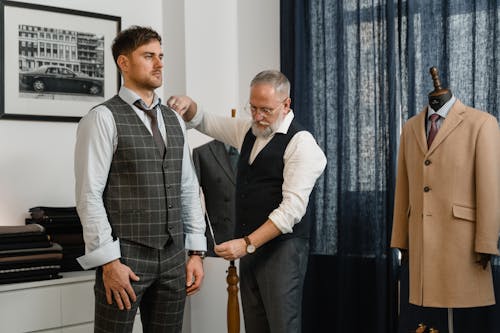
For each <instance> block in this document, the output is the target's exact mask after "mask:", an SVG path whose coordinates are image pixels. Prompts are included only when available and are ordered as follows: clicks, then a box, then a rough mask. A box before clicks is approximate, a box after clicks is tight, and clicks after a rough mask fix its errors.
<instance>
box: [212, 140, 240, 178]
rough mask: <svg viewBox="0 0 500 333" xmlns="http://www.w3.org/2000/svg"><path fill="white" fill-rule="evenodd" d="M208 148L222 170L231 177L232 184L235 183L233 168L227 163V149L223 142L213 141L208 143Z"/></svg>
mask: <svg viewBox="0 0 500 333" xmlns="http://www.w3.org/2000/svg"><path fill="white" fill-rule="evenodd" d="M209 148H210V151H211V152H212V154H213V155H214V158H215V160H216V161H217V163H219V165H220V167H221V168H222V170H224V172H225V173H226V175H227V176H228V178H229V179H231V182H232V183H233V184H236V180H235V174H234V171H233V169H232V168H231V164H230V163H229V158H228V156H227V151H226V147H225V146H224V144H223V143H222V142H218V141H213V142H212V143H211V144H210V145H209Z"/></svg>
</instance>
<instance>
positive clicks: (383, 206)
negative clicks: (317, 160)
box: [281, 0, 500, 333]
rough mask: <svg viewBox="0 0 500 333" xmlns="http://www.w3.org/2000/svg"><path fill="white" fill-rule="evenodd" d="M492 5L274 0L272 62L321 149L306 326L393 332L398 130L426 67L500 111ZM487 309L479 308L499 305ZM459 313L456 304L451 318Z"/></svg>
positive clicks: (425, 80) (404, 309)
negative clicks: (277, 1)
mask: <svg viewBox="0 0 500 333" xmlns="http://www.w3.org/2000/svg"><path fill="white" fill-rule="evenodd" d="M499 6H500V5H499V2H497V1H470V0H460V1H459V0H455V1H437V0H419V1H397V0H395V1H390V0H387V1H386V0H371V1H363V0H358V1H337V0H302V1H301V0H288V1H287V0H282V1H281V12H282V17H281V35H282V40H281V50H282V56H281V64H282V70H283V72H285V74H286V75H287V76H288V77H290V79H291V80H292V86H293V92H292V100H293V105H292V106H293V108H294V111H295V113H296V116H297V118H298V119H299V121H300V122H302V123H303V124H304V125H305V126H306V127H307V128H309V129H310V130H311V131H312V132H313V134H314V135H315V137H316V138H317V140H318V143H319V144H320V145H321V147H322V148H323V149H324V151H325V153H326V155H327V157H328V165H327V169H326V170H325V173H324V176H323V177H322V178H321V179H320V181H319V183H318V185H317V188H316V190H315V192H314V193H313V197H312V200H311V205H310V206H311V211H310V214H311V215H312V216H313V218H314V220H315V224H314V228H313V230H312V241H311V248H312V251H313V253H314V254H315V255H314V256H312V257H311V260H310V262H311V265H310V267H309V275H308V279H309V281H308V282H309V284H307V283H306V288H305V289H306V290H305V297H304V298H305V301H304V302H305V305H308V304H309V305H310V304H312V309H313V310H314V311H313V310H311V311H309V313H307V308H306V307H305V309H306V314H305V317H306V318H305V325H306V324H308V325H313V327H314V328H322V327H323V326H322V325H323V322H324V325H327V323H329V325H333V326H334V328H335V329H336V330H335V329H332V330H331V331H332V332H347V331H349V330H350V331H355V332H384V333H386V332H392V331H395V329H396V328H395V327H396V325H395V318H396V315H397V306H396V303H395V302H396V300H395V292H396V287H397V283H396V281H395V279H396V277H397V274H401V276H402V277H403V285H402V288H405V285H404V270H403V271H402V272H399V270H398V269H397V267H396V265H395V260H394V255H393V253H392V252H391V251H390V250H389V249H388V244H389V240H390V231H391V223H392V221H391V220H392V203H393V190H394V178H395V160H396V157H397V156H396V155H397V145H398V140H399V133H400V128H401V126H402V124H403V123H404V122H405V121H406V120H407V119H408V118H409V117H411V116H413V115H415V114H416V113H418V112H419V111H420V110H421V109H422V108H423V107H424V106H425V105H426V102H427V94H428V92H430V91H432V90H433V84H432V79H431V76H430V74H429V68H430V67H431V66H436V67H437V68H438V69H439V71H440V77H441V81H442V84H443V86H444V87H448V88H449V89H450V90H452V92H453V93H454V94H455V95H456V96H457V97H458V98H459V99H460V100H461V101H462V102H464V103H465V104H468V105H471V106H474V107H476V108H479V109H482V110H484V111H487V112H489V113H491V114H493V115H495V116H496V117H497V118H498V116H499V111H498V106H497V105H499V104H498V103H499V102H500V92H499V89H498V85H499V80H500V77H499V75H498V74H499V73H498V70H499V67H500V60H499V55H500V53H499V51H500V26H499V18H500V7H499ZM497 261H498V260H497V259H494V263H496V262H497ZM497 270H498V269H497V267H495V271H497ZM496 274H498V273H496ZM325 275H327V276H328V278H326V277H325ZM496 280H498V279H496ZM324 284H326V287H327V289H328V291H327V292H326V294H325V293H323V294H321V295H322V296H325V295H327V296H328V300H327V301H328V302H329V303H323V301H322V299H323V297H320V296H318V295H316V294H315V292H317V291H320V290H321V288H325V285H324ZM499 288H500V284H499V287H497V288H496V289H497V290H498V289H499ZM318 298H319V299H320V301H318ZM403 301H404V300H403ZM318 304H323V305H325V306H326V307H327V308H326V309H325V308H324V307H321V308H320V306H319V305H318ZM309 308H310V307H309ZM493 308H494V307H490V308H489V309H483V310H481V311H480V312H482V313H483V314H484V313H485V312H488V311H497V312H495V313H497V314H498V313H499V312H498V309H496V310H495V309H493ZM420 310H421V309H414V308H411V307H409V306H408V305H407V304H404V302H403V303H402V304H401V315H402V317H401V318H404V319H405V323H406V324H407V325H409V326H410V328H411V327H413V329H414V328H415V327H416V326H413V325H414V322H413V319H415V320H416V318H417V317H419V316H420V319H421V320H424V318H422V316H423V317H425V316H427V314H426V313H423V312H419V311H420ZM311 312H313V313H311ZM321 315H323V316H321ZM324 316H327V317H326V318H327V319H325V318H324ZM360 317H363V318H364V320H359V318H360ZM438 317H439V316H438ZM466 317H467V314H464V315H462V314H460V313H458V314H457V315H456V321H460V320H461V318H466ZM497 317H500V316H499V315H497ZM439 318H441V317H439ZM485 321H487V320H485ZM417 323H418V322H417ZM492 325H493V324H492ZM492 325H490V326H492ZM325 327H326V326H325ZM401 327H402V324H401V321H400V329H401ZM498 327H500V326H496V329H497V331H498V330H500V328H498ZM309 328H310V327H307V328H306V327H305V329H304V331H306V332H307V331H311V330H309ZM403 331H404V330H402V332H403ZM407 331H408V330H406V331H404V332H407ZM476 331H477V330H476ZM455 332H457V329H456V330H455Z"/></svg>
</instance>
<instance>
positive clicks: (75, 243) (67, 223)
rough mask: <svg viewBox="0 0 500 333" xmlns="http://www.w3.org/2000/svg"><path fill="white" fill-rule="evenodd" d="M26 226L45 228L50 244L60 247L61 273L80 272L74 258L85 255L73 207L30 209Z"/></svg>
mask: <svg viewBox="0 0 500 333" xmlns="http://www.w3.org/2000/svg"><path fill="white" fill-rule="evenodd" d="M29 211H30V214H31V218H30V219H26V224H31V223H37V224H40V225H41V226H43V227H44V228H45V230H46V231H47V234H48V235H49V237H50V240H51V241H52V242H55V243H57V244H59V245H61V246H62V249H63V250H62V253H63V259H62V262H61V272H70V271H81V270H82V268H81V266H80V264H78V262H77V261H76V258H78V257H80V256H82V255H84V254H85V243H84V242H83V233H82V225H81V223H80V218H79V217H78V214H77V212H76V208H75V207H45V206H38V207H33V208H30V210H29Z"/></svg>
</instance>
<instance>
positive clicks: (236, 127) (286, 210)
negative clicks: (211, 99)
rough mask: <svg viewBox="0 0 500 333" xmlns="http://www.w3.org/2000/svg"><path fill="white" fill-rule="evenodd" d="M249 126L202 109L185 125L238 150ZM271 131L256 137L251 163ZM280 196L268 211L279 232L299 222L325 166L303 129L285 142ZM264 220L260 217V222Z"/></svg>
mask: <svg viewBox="0 0 500 333" xmlns="http://www.w3.org/2000/svg"><path fill="white" fill-rule="evenodd" d="M293 117H294V114H293V112H292V111H291V110H290V112H289V113H288V114H287V115H286V116H285V118H284V120H283V122H282V124H281V125H280V127H279V128H278V130H277V131H276V132H278V133H287V131H288V128H289V127H290V124H291V123H292V120H293ZM251 126H252V120H251V119H241V118H226V117H221V116H217V115H214V114H210V113H209V112H204V111H203V110H202V109H201V108H198V112H197V113H196V115H195V116H194V117H193V119H191V121H190V122H189V123H188V128H192V127H194V128H196V129H198V130H200V131H201V132H202V133H204V134H207V135H209V136H211V137H213V138H214V139H217V140H219V141H222V142H224V143H227V144H229V145H231V146H233V147H236V148H238V150H241V146H242V145H243V140H244V139H245V135H246V134H247V132H248V130H249V129H250V128H251ZM273 136H274V135H271V136H269V137H267V138H262V137H257V138H256V140H255V143H254V145H253V148H252V151H251V153H250V159H249V161H248V162H249V163H250V164H252V163H253V161H254V160H255V157H256V156H257V155H258V154H259V152H260V151H261V150H262V149H263V148H264V147H265V146H266V145H267V144H268V143H269V141H271V139H272V138H273ZM283 157H284V158H283V159H284V164H285V167H284V169H283V186H282V194H283V200H282V201H281V203H280V205H279V206H278V207H276V209H275V210H273V211H272V212H271V213H270V214H269V219H270V220H271V221H272V222H273V223H274V224H275V225H276V227H277V228H278V229H279V230H280V231H281V232H282V233H291V232H292V231H293V226H294V225H295V224H296V223H299V222H300V220H301V219H302V217H303V216H304V214H305V213H306V209H307V204H308V202H309V195H310V194H311V191H312V189H313V187H314V184H315V183H316V180H317V179H318V177H319V176H320V175H321V173H322V172H323V170H324V169H325V166H326V157H325V154H324V153H323V151H322V150H321V148H320V147H319V146H318V144H317V143H316V140H315V139H314V137H313V136H312V135H311V133H309V132H307V131H300V132H298V133H296V134H295V135H294V136H293V138H292V139H291V140H290V142H289V143H288V146H287V147H286V149H285V154H284V156H283ZM264 222H265V221H262V223H264Z"/></svg>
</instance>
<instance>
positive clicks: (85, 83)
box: [19, 65, 104, 96]
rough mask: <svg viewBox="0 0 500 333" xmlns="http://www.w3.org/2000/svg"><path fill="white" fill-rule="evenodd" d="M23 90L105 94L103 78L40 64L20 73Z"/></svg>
mask: <svg viewBox="0 0 500 333" xmlns="http://www.w3.org/2000/svg"><path fill="white" fill-rule="evenodd" d="M19 79H20V87H21V90H28V91H30V90H32V91H35V92H37V93H45V92H52V93H57V92H59V93H70V94H71V93H78V94H88V95H95V96H104V90H103V80H102V79H97V78H92V77H90V76H87V75H85V74H82V73H75V72H73V71H72V70H71V69H69V68H66V67H63V66H50V65H47V66H40V67H38V68H37V69H35V70H33V71H29V72H21V73H20V74H19Z"/></svg>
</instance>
